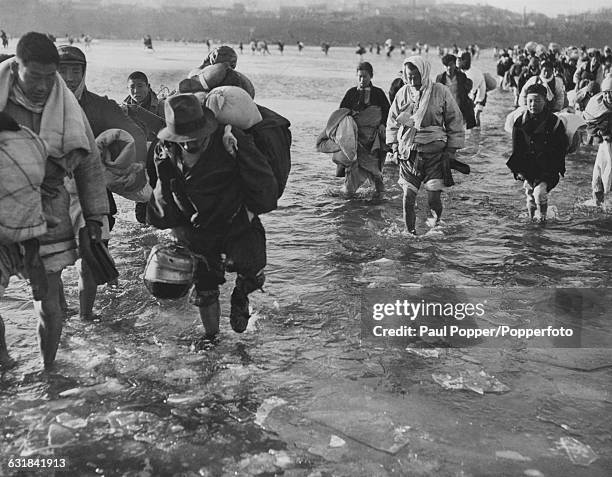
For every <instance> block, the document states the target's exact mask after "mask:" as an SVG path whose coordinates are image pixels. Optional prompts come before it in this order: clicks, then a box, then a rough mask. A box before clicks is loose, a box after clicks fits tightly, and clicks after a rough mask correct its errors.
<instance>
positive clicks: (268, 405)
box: [255, 396, 287, 427]
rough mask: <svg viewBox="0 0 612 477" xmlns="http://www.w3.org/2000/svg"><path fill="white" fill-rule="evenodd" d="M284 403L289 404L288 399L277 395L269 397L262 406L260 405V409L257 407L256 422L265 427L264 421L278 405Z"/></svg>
mask: <svg viewBox="0 0 612 477" xmlns="http://www.w3.org/2000/svg"><path fill="white" fill-rule="evenodd" d="M283 404H287V401H285V400H284V399H282V398H279V397H276V396H273V397H270V398H267V399H266V400H265V401H264V402H263V403H262V404H261V406H259V409H257V412H256V413H255V424H257V425H258V426H262V427H263V423H264V422H265V420H266V418H267V417H268V415H269V414H270V413H271V412H272V410H273V409H274V408H276V407H279V406H282V405H283Z"/></svg>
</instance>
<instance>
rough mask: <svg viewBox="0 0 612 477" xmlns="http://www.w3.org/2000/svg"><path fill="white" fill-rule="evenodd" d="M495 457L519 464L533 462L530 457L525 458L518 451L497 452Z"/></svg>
mask: <svg viewBox="0 0 612 477" xmlns="http://www.w3.org/2000/svg"><path fill="white" fill-rule="evenodd" d="M495 457H498V458H500V459H510V460H516V461H519V462H528V461H530V460H531V458H530V457H525V456H523V455H521V454H519V453H518V452H516V451H511V450H505V451H495Z"/></svg>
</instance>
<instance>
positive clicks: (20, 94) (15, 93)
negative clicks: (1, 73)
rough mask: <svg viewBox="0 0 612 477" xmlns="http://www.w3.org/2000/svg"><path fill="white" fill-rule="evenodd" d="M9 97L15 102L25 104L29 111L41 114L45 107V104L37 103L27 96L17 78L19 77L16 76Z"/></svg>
mask: <svg viewBox="0 0 612 477" xmlns="http://www.w3.org/2000/svg"><path fill="white" fill-rule="evenodd" d="M9 99H10V100H11V101H13V102H14V103H16V104H18V105H20V106H23V107H24V108H25V109H27V110H28V111H31V112H33V113H36V114H41V113H42V112H43V109H45V105H44V104H40V105H39V104H36V103H35V102H33V101H32V100H30V99H29V98H28V97H27V96H26V94H25V92H24V91H23V89H22V88H21V86H20V85H19V81H18V80H17V78H15V81H13V85H12V86H11V89H10V91H9Z"/></svg>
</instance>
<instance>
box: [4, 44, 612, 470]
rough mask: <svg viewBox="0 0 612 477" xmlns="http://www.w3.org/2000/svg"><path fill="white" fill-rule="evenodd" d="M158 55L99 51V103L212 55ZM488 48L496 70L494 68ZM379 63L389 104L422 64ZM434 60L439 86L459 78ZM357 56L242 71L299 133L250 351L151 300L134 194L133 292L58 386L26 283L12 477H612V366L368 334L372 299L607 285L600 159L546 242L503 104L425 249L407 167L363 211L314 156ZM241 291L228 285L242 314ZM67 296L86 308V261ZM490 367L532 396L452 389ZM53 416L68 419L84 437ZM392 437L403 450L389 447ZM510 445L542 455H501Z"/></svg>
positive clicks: (476, 137) (558, 203) (146, 243)
mask: <svg viewBox="0 0 612 477" xmlns="http://www.w3.org/2000/svg"><path fill="white" fill-rule="evenodd" d="M155 47H156V51H155V52H154V53H146V52H145V51H143V50H142V48H141V45H140V44H139V43H137V42H136V43H134V44H130V43H126V42H106V41H100V42H99V43H96V44H94V45H93V47H92V49H91V50H89V51H87V52H86V53H87V56H88V60H89V65H88V70H87V84H88V88H89V89H90V90H91V91H94V92H96V93H99V94H107V95H109V96H110V97H112V98H114V99H116V100H121V99H122V98H123V97H124V94H126V89H125V79H126V78H127V76H128V74H129V73H130V72H131V71H133V70H142V71H144V72H146V73H147V75H148V76H149V79H150V82H151V84H152V85H153V86H154V88H156V89H157V88H158V87H160V85H166V86H172V85H175V84H177V83H178V81H179V80H180V79H181V78H182V77H183V75H184V74H185V73H186V72H187V71H189V70H190V69H191V68H193V67H195V66H197V65H198V64H199V63H200V62H201V60H202V57H203V56H204V50H205V47H204V46H202V45H182V44H171V43H156V44H155ZM487 53H488V52H485V53H484V54H483V57H482V58H481V59H480V60H478V61H477V62H476V63H475V65H476V66H477V67H478V68H480V69H481V70H483V71H491V72H493V71H494V62H493V59H492V58H491V57H490V56H487ZM364 59H366V60H368V61H371V62H372V64H373V66H374V70H375V77H374V84H376V85H377V86H380V87H382V88H383V89H385V90H386V89H388V85H389V84H390V83H391V81H392V79H393V78H394V77H395V74H396V73H397V71H399V69H400V67H401V59H400V58H399V57H398V56H397V55H396V56H395V57H394V58H392V59H390V60H388V59H386V58H385V57H384V55H380V56H376V55H366V56H365V58H364ZM431 59H432V62H433V65H434V67H433V70H434V72H438V71H439V70H441V64H439V63H440V62H439V59H438V58H437V57H436V56H431ZM357 60H358V57H357V56H356V55H355V54H354V53H353V49H349V48H332V49H331V50H330V54H329V56H328V57H325V56H323V54H322V53H321V52H320V50H319V49H318V48H315V47H311V48H307V49H306V50H305V52H304V54H303V55H298V54H297V52H296V51H294V49H293V48H288V49H286V50H285V55H284V56H283V57H281V56H279V55H278V53H277V52H276V51H274V52H273V55H272V56H270V57H261V56H257V55H251V54H250V53H248V54H245V55H242V56H240V58H239V61H238V70H239V71H241V72H243V73H246V74H247V75H248V76H249V77H250V78H251V80H252V81H253V83H254V85H255V88H256V99H257V101H258V102H259V103H261V104H263V105H265V106H268V107H271V108H272V109H275V110H276V111H278V112H279V113H280V114H282V115H284V116H286V117H287V118H288V119H289V120H290V121H291V122H292V128H291V129H292V133H293V137H294V144H293V166H292V173H291V176H290V179H289V183H288V185H287V189H286V191H285V194H284V196H283V198H282V199H281V202H280V206H279V208H278V210H276V211H274V212H273V213H271V214H268V215H266V216H264V217H263V218H262V221H263V223H264V225H265V228H266V232H267V238H268V267H267V271H266V274H267V282H266V285H265V290H266V293H265V294H261V293H255V294H253V295H252V300H251V304H252V307H253V310H254V317H253V318H252V319H251V323H250V325H249V329H248V330H247V332H246V333H244V334H243V335H236V334H234V333H233V332H232V331H231V329H230V327H229V324H228V323H227V320H226V319H222V335H221V338H220V340H219V342H218V343H217V344H215V345H211V344H210V343H206V342H203V341H202V340H201V339H200V338H201V336H202V327H201V325H200V324H199V318H198V316H197V314H196V313H195V308H194V307H192V306H190V305H188V304H187V303H186V302H184V301H179V302H163V303H160V302H158V301H156V300H155V299H154V298H152V297H151V296H150V295H149V294H148V293H147V291H146V289H145V288H144V286H143V284H142V281H141V278H140V275H141V274H142V272H143V267H144V263H145V258H146V253H147V252H148V250H150V248H151V247H152V246H153V245H154V244H156V243H158V242H159V241H161V240H164V239H165V237H167V234H166V233H164V232H159V231H155V230H154V229H152V228H143V227H141V226H140V225H139V224H137V223H136V222H135V219H134V216H133V206H132V204H131V203H129V202H128V201H124V200H119V203H118V205H119V209H120V211H119V215H118V220H117V225H116V227H115V230H114V232H113V237H112V240H111V252H112V254H113V256H114V257H115V259H116V261H117V265H118V268H119V270H120V272H121V277H120V281H119V287H118V288H115V289H112V288H107V287H104V288H102V289H100V293H99V298H98V302H97V305H96V311H97V312H98V313H99V314H100V315H101V321H100V322H97V323H93V324H86V323H82V322H79V320H78V318H77V317H76V316H74V315H73V316H71V317H70V319H69V320H68V321H67V323H66V326H65V329H64V335H63V340H62V344H61V347H60V350H59V353H58V362H57V367H56V371H54V372H53V373H50V374H45V373H41V372H39V368H40V366H39V363H38V356H37V351H36V339H35V322H34V319H33V318H32V310H31V305H30V304H29V291H28V288H27V286H26V285H25V284H24V283H23V282H19V281H16V280H14V281H13V282H12V285H11V287H10V288H9V289H8V290H7V293H6V296H5V298H4V300H3V302H2V304H0V310H1V311H2V315H3V316H4V317H5V320H6V322H7V334H8V342H9V348H10V351H11V353H12V355H13V357H14V358H17V359H18V360H19V365H18V366H17V367H16V368H14V369H12V370H10V371H8V372H5V373H3V374H2V379H1V380H0V402H1V403H2V404H1V406H0V419H1V422H2V426H1V427H2V431H3V432H2V434H1V435H0V441H1V442H2V446H1V448H2V450H1V451H0V456H1V458H2V461H1V462H0V473H2V471H3V472H4V473H5V474H6V475H10V474H12V473H13V471H11V470H10V469H9V468H8V467H7V461H8V459H9V458H10V457H18V456H20V455H22V456H39V455H50V456H55V457H61V456H63V457H66V458H67V459H68V461H69V466H70V467H69V468H70V471H71V472H72V473H73V475H102V474H103V475H139V476H147V475H173V474H177V475H211V476H212V475H215V476H216V475H276V474H278V475H280V474H283V473H284V474H285V475H296V476H297V475H304V476H306V475H311V474H312V475H352V476H361V475H363V476H371V475H392V474H395V475H464V476H467V475H493V474H494V475H521V474H522V472H523V471H526V470H529V469H532V470H533V469H536V470H539V471H541V472H542V473H543V474H544V475H549V476H553V475H555V476H558V475H568V476H576V475H609V474H607V471H608V470H609V469H610V468H612V452H611V450H610V449H612V435H611V432H610V429H612V421H611V417H610V416H612V412H611V411H612V398H611V395H612V394H611V392H612V389H611V387H610V369H612V366H611V365H612V355H611V353H610V352H609V351H608V350H606V349H599V350H594V351H593V353H587V351H588V350H577V351H576V352H575V353H569V352H567V350H565V351H564V352H563V353H559V352H555V350H545V351H538V350H533V349H532V350H516V349H503V350H484V349H473V350H470V351H469V352H467V351H465V350H445V351H443V352H442V353H441V355H440V356H438V357H437V358H434V359H430V358H424V357H422V356H418V355H414V354H410V353H406V352H402V351H401V350H394V349H385V348H378V347H373V346H370V345H366V344H361V343H360V339H359V332H360V322H359V316H360V315H359V314H360V311H361V310H360V299H361V298H362V296H363V293H364V290H366V289H368V288H379V287H397V286H400V285H402V284H403V285H407V284H422V285H437V286H472V287H501V286H521V287H579V288H581V287H584V288H602V287H607V286H608V284H609V283H610V278H611V274H612V267H611V264H612V255H611V254H610V251H609V250H610V231H611V230H612V221H611V218H610V215H608V214H605V213H603V212H601V211H600V210H597V209H595V208H592V207H587V206H585V205H583V204H584V203H585V202H586V201H587V200H588V199H589V198H590V176H591V170H592V163H593V160H594V156H595V150H594V149H592V148H586V149H583V150H582V151H580V152H579V153H578V154H575V155H572V156H569V157H568V160H567V174H566V177H565V179H562V180H561V182H560V184H559V186H558V187H557V188H556V189H555V190H554V191H553V192H552V194H551V197H550V203H551V205H553V206H554V208H555V210H556V214H555V215H556V217H555V218H554V219H553V220H551V221H549V223H548V224H547V225H546V226H541V225H535V224H531V223H527V221H526V219H525V218H524V199H523V195H522V188H521V186H520V183H518V182H515V181H514V180H513V179H512V177H511V174H509V172H508V170H507V168H506V167H505V161H506V158H507V156H508V153H509V149H510V138H509V136H508V135H507V134H506V133H505V132H504V131H503V121H504V119H505V116H506V114H507V113H508V112H509V111H510V109H511V105H512V98H511V96H510V93H506V92H500V91H494V92H492V93H490V95H489V99H488V105H487V108H486V109H485V112H484V113H483V116H482V122H483V127H482V128H481V129H480V130H474V131H471V132H470V133H469V134H468V139H467V144H466V148H465V149H464V150H463V151H461V153H460V156H461V159H462V160H464V161H465V162H467V163H469V164H470V166H471V169H472V173H471V174H470V175H469V176H462V175H460V174H458V173H457V174H456V175H455V181H456V182H457V185H456V186H455V187H453V188H452V189H450V190H449V191H448V193H445V194H444V195H443V202H444V207H445V212H444V217H443V219H444V225H443V226H442V227H440V228H439V229H438V230H437V231H434V232H429V233H425V232H427V230H428V227H427V226H426V224H425V217H426V203H425V202H424V201H423V200H422V199H423V198H422V197H420V200H419V211H418V220H417V230H418V232H419V234H420V236H419V237H418V238H416V239H415V238H410V237H407V236H406V235H405V234H403V233H402V232H401V230H402V219H401V201H400V199H401V190H400V188H399V186H398V185H397V183H396V181H397V169H396V168H394V167H392V166H390V167H388V168H387V169H386V170H385V184H386V186H387V192H386V194H385V197H384V198H382V199H376V200H374V199H371V194H372V190H366V191H365V192H363V193H361V194H360V195H359V197H358V198H357V199H355V200H352V201H346V200H343V199H340V198H338V197H334V196H333V195H332V194H330V192H329V189H330V188H333V187H337V186H338V185H340V182H339V181H341V179H337V178H335V177H333V176H334V174H333V172H334V170H335V169H334V165H333V164H332V162H331V160H330V156H329V155H324V154H319V153H317V152H316V151H315V148H314V142H315V138H316V136H317V134H318V133H319V131H320V130H321V129H322V128H323V127H324V125H325V122H326V119H327V117H328V116H329V114H330V113H331V112H332V111H333V110H334V109H335V108H336V107H337V105H338V104H339V101H340V99H341V98H342V96H343V94H344V92H345V91H346V89H348V88H349V87H350V86H352V85H353V82H354V67H355V65H356V63H357ZM381 259H383V260H381ZM232 280H233V277H231V276H229V275H228V284H226V285H225V286H224V287H223V290H222V307H223V312H224V314H225V315H224V316H226V315H227V313H228V311H229V294H230V292H231V285H232ZM64 282H65V284H66V289H67V295H68V300H69V304H70V306H71V307H72V308H75V307H77V306H78V294H77V288H76V272H75V270H74V268H73V267H70V268H69V269H68V270H67V271H66V272H65V275H64ZM603 291H605V289H603ZM598 326H603V327H604V328H603V329H602V331H604V332H606V333H609V332H610V331H611V330H612V325H610V324H609V323H604V324H602V323H598ZM360 344H361V345H360ZM608 345H609V344H608ZM579 351H583V352H584V353H582V354H581V353H580V352H579ZM480 369H484V370H486V372H487V373H489V374H492V375H495V376H496V377H497V378H498V379H500V380H501V381H502V382H503V383H505V384H507V385H508V386H509V387H510V388H511V391H510V392H509V393H507V394H503V395H492V394H486V395H485V396H482V397H481V396H477V400H476V401H474V399H475V398H474V395H473V394H469V393H466V392H458V391H448V390H442V389H441V388H440V386H439V385H438V384H436V383H435V382H433V381H432V379H431V375H432V373H450V374H452V373H453V372H458V371H470V370H480ZM71 390H72V391H71ZM66 391H68V392H67V393H66ZM62 393H64V394H63V395H62ZM372 402H378V403H379V404H378V405H377V406H375V407H372V404H371V403H372ZM500 409H501V410H503V412H500ZM351 412H352V413H354V414H351ZM383 414H384V416H383ZM79 418H80V419H82V421H79V420H78V419H79ZM53 422H56V423H62V422H63V423H64V427H63V428H62V430H63V433H62V432H59V431H58V430H57V428H56V426H52V425H51V424H52V423H53ZM562 425H564V426H566V428H567V429H570V431H571V433H570V434H569V435H573V436H574V437H576V438H577V439H579V440H580V441H581V442H583V443H585V444H588V445H590V446H591V448H592V449H593V451H594V452H595V453H597V454H598V456H599V459H598V460H597V461H596V462H595V463H593V464H590V466H585V467H580V466H576V465H574V464H572V463H571V462H570V460H569V459H568V457H567V455H566V454H565V453H564V452H563V451H560V450H558V449H557V448H556V442H557V441H558V440H559V438H560V437H562V436H564V435H568V432H569V431H568V430H567V429H566V428H564V427H561V426H562ZM49 433H51V434H53V437H51V438H50V437H49ZM330 435H333V436H335V437H337V438H341V439H342V440H343V441H344V442H345V444H344V445H340V444H338V443H339V442H340V441H337V440H333V439H332V440H331V441H330ZM390 435H394V436H395V437H394V439H395V440H393V439H391V440H390V442H387V440H388V439H390V438H389V436H390ZM50 443H51V445H50ZM331 443H333V444H334V445H330V444H331ZM394 445H395V446H397V449H396V448H395V447H393V446H394ZM557 447H558V446H557ZM381 449H382V451H381ZM507 450H513V451H514V452H516V453H519V454H520V455H522V456H523V457H525V458H528V459H530V460H529V461H527V460H520V459H518V458H516V457H515V458H513V459H508V458H498V457H497V456H496V453H495V452H496V451H507ZM512 455H514V454H512ZM316 472H319V474H317V473H316ZM325 472H327V474H326V473H325ZM22 475H25V474H22ZM533 475H535V474H533Z"/></svg>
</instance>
